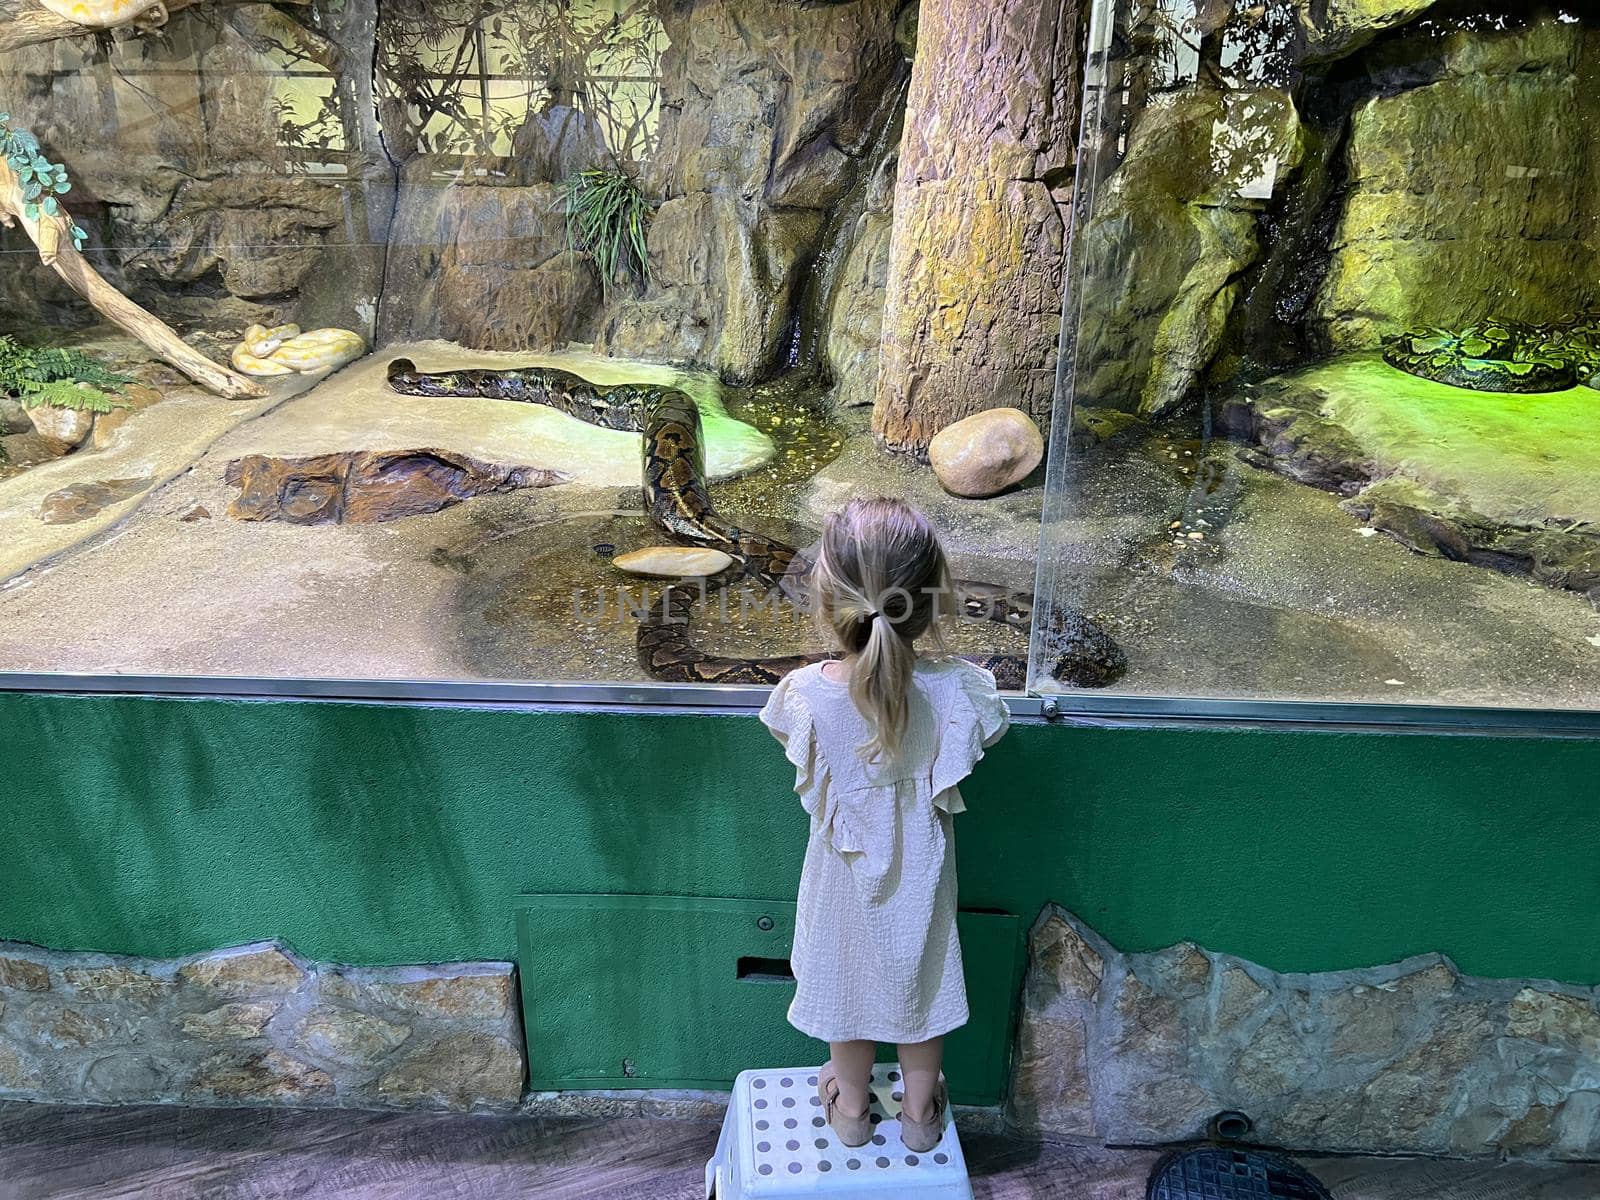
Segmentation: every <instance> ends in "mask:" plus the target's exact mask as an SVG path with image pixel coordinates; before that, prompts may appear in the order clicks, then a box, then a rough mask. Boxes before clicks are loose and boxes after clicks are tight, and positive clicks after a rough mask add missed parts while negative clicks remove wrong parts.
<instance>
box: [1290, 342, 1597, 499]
mask: <svg viewBox="0 0 1600 1200" xmlns="http://www.w3.org/2000/svg"><path fill="white" fill-rule="evenodd" d="M1284 383H1285V384H1286V385H1287V386H1289V387H1291V388H1293V389H1294V390H1297V391H1299V390H1314V391H1315V392H1316V393H1318V395H1319V396H1320V397H1321V403H1320V405H1319V411H1320V413H1321V415H1322V416H1323V417H1325V418H1327V419H1328V420H1330V421H1332V422H1334V423H1336V424H1337V425H1340V426H1342V427H1343V428H1344V429H1346V430H1348V431H1349V432H1350V434H1351V435H1352V436H1353V437H1354V438H1355V440H1356V441H1357V442H1358V443H1359V444H1360V446H1361V448H1362V451H1363V453H1365V454H1366V455H1368V456H1370V457H1371V458H1372V460H1373V463H1374V465H1375V466H1376V467H1377V468H1378V472H1377V473H1378V474H1380V475H1389V474H1400V475H1404V476H1408V477H1410V478H1413V479H1415V480H1417V481H1418V482H1419V483H1422V484H1423V485H1425V486H1426V487H1428V488H1430V489H1432V490H1433V491H1436V492H1439V493H1441V494H1445V495H1449V496H1453V497H1456V498H1457V499H1459V500H1460V501H1461V502H1462V503H1464V504H1465V505H1466V506H1467V507H1468V508H1470V509H1472V510H1473V511H1475V512H1479V513H1482V514H1484V515H1486V516H1489V517H1493V518H1495V519H1498V520H1505V521H1517V522H1541V521H1543V519H1544V518H1545V517H1547V516H1549V517H1556V518H1560V519H1563V520H1568V521H1593V522H1597V523H1600V488H1596V487H1595V464H1596V463H1600V392H1596V391H1595V390H1594V389H1592V388H1587V387H1576V388H1571V389H1569V390H1567V391H1564V392H1546V393H1542V394H1538V395H1514V394H1507V393H1489V392H1474V391H1468V390H1467V389H1465V388H1457V387H1450V386H1449V385H1447V384H1442V383H1433V382H1431V381H1430V380H1426V379H1419V378H1417V377H1416V376H1413V375H1408V374H1406V373H1405V372H1404V371H1398V370H1396V369H1395V368H1393V367H1391V366H1389V365H1387V364H1386V363H1384V362H1383V361H1382V359H1380V358H1378V357H1377V356H1376V355H1367V354H1360V355H1351V356H1348V357H1345V358H1340V359H1335V360H1334V361H1332V362H1329V363H1326V364H1324V365H1322V366H1319V367H1313V368H1311V369H1310V370H1307V371H1303V372H1300V373H1299V374H1297V375H1295V376H1293V377H1292V378H1290V379H1287V380H1285V381H1284Z"/></svg>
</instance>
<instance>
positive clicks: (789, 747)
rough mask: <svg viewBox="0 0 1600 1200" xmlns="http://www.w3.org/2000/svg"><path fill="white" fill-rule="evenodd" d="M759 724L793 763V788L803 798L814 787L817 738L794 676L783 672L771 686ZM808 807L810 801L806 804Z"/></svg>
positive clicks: (815, 785)
mask: <svg viewBox="0 0 1600 1200" xmlns="http://www.w3.org/2000/svg"><path fill="white" fill-rule="evenodd" d="M761 723H762V724H763V725H765V726H766V727H767V728H768V729H769V730H771V731H772V736H773V737H775V738H777V739H778V744H779V745H780V746H782V747H783V753H784V755H785V757H787V758H788V760H789V761H790V762H791V763H793V764H794V790H795V791H796V792H798V793H800V798H801V800H802V801H805V799H806V797H807V796H808V794H810V793H811V792H814V791H815V790H816V787H817V784H818V782H819V781H818V779H817V773H818V772H817V738H816V733H815V731H814V730H813V729H812V726H811V710H810V709H809V708H807V707H806V702H805V698H804V697H803V696H801V695H800V692H799V690H798V689H797V688H796V687H795V686H794V676H793V675H785V676H784V677H783V678H782V679H780V680H779V681H778V686H777V687H775V688H773V689H772V695H771V696H769V697H768V698H767V702H766V704H765V705H763V706H762V708H761ZM806 808H807V809H808V810H809V809H810V808H811V805H810V804H807V805H806Z"/></svg>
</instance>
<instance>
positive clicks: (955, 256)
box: [873, 0, 1082, 452]
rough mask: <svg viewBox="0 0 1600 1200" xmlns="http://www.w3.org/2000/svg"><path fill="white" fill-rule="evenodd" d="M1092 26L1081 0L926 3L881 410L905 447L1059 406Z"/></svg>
mask: <svg viewBox="0 0 1600 1200" xmlns="http://www.w3.org/2000/svg"><path fill="white" fill-rule="evenodd" d="M1081 25H1082V17H1081V15H1080V11H1079V5H1078V4H1077V3H1076V2H1075V0H999V2H997V3H992V4H974V3H971V2H970V0H923V3H922V6H921V15H920V20H919V24H918V35H917V38H918V53H917V57H916V60H915V62H914V63H913V69H912V77H911V92H910V96H909V99H908V100H907V107H906V128H905V136H904V137H903V139H902V141H901V148H900V162H899V178H898V181H897V184H896V187H895V198H894V214H895V215H894V228H893V234H892V238H891V246H890V251H889V260H888V268H887V271H888V286H887V291H886V299H885V305H884V313H883V323H882V340H883V346H882V368H881V371H880V374H879V378H878V384H877V396H876V405H875V408H874V413H873V432H874V434H875V435H876V437H877V438H878V439H879V440H880V441H881V442H882V443H883V444H884V445H886V446H888V447H890V448H893V449H901V450H911V451H917V452H921V451H924V450H925V449H926V447H927V444H928V441H929V440H930V439H931V438H932V436H933V435H934V434H935V433H937V432H938V431H939V430H940V429H941V428H943V427H944V426H945V425H948V424H950V423H951V422H953V421H955V420H959V419H960V418H962V417H966V416H970V415H971V414H973V413H975V412H978V411H980V410H982V409H985V408H995V407H1014V408H1020V409H1023V410H1024V411H1026V412H1028V413H1029V414H1031V415H1032V416H1033V417H1035V418H1036V419H1039V420H1040V421H1041V422H1042V421H1044V420H1045V419H1047V418H1048V416H1049V411H1050V403H1051V397H1052V394H1053V390H1054V383H1055V362H1056V345H1057V341H1058V338H1059V334H1060V327H1061V283H1062V272H1063V268H1064V261H1065V252H1066V228H1067V221H1066V216H1065V213H1066V209H1067V208H1068V207H1069V205H1070V202H1071V186H1072V178H1073V169H1074V163H1075V141H1076V136H1077V120H1078V103H1079V90H1080V87H1081V65H1080V59H1079V56H1080V47H1079V42H1080V28H1081Z"/></svg>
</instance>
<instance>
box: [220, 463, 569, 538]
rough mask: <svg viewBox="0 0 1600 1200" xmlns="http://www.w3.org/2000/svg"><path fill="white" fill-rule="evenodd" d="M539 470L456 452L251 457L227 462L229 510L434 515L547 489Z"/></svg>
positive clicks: (556, 479)
mask: <svg viewBox="0 0 1600 1200" xmlns="http://www.w3.org/2000/svg"><path fill="white" fill-rule="evenodd" d="M568 478H569V477H568V476H567V475H566V474H565V473H564V472H561V471H554V470H549V469H547V468H544V467H527V466H505V465H502V464H498V463H487V462H483V461H481V460H479V459H476V458H473V457H471V456H470V455H466V454H460V453H457V452H456V451H453V450H428V449H423V450H349V451H345V452H343V453H339V454H319V455H314V456H312V457H309V458H278V457H273V456H271V455H265V454H250V455H246V456H245V457H244V458H241V459H237V460H235V461H234V462H232V463H229V464H228V470H227V474H226V479H227V482H228V483H230V484H232V485H234V486H235V487H237V488H239V497H238V499H236V500H234V502H233V503H232V504H230V505H229V506H228V515H229V516H231V517H233V518H234V519H235V520H239V521H287V522H288V523H289V524H291V525H326V524H333V525H368V524H372V523H374V522H378V521H394V520H398V519H399V518H401V517H412V516H417V515H419V514H421V513H431V512H438V511H439V510H440V509H441V508H449V507H450V506H451V505H455V504H459V503H461V501H463V500H466V499H469V498H471V497H473V496H482V495H486V494H488V493H490V492H508V491H514V490H516V489H518V488H527V487H549V486H551V485H552V484H557V483H563V482H565V481H566V480H567V479H568Z"/></svg>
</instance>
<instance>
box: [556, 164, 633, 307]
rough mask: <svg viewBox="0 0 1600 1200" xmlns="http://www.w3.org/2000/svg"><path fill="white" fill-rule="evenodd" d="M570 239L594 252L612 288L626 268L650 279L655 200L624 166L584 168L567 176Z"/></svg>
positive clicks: (564, 185) (569, 242)
mask: <svg viewBox="0 0 1600 1200" xmlns="http://www.w3.org/2000/svg"><path fill="white" fill-rule="evenodd" d="M561 186H562V191H563V193H564V195H565V199H566V211H567V245H568V246H570V247H572V248H574V249H579V250H584V251H587V252H588V253H589V255H590V256H591V257H593V259H594V265H595V266H596V267H597V268H598V269H599V271H600V283H601V286H602V287H603V288H604V289H605V291H606V292H607V294H609V293H610V291H611V287H612V285H613V284H614V283H615V282H616V281H617V277H618V275H619V274H620V273H624V272H625V273H626V274H628V275H632V276H634V277H636V278H638V279H641V280H643V281H644V282H646V283H648V282H649V281H650V254H649V251H648V249H647V248H646V243H647V240H648V235H649V232H650V218H651V216H652V215H653V213H654V210H655V205H654V204H653V203H651V201H650V200H649V198H648V197H646V196H645V194H644V193H643V192H642V191H640V190H639V185H638V184H637V183H635V182H634V181H633V177H632V176H630V175H628V174H627V173H626V172H623V171H601V170H590V171H579V172H578V173H577V174H576V175H569V176H567V178H566V179H565V180H564V181H563V182H562V185H561Z"/></svg>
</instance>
